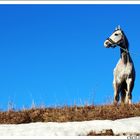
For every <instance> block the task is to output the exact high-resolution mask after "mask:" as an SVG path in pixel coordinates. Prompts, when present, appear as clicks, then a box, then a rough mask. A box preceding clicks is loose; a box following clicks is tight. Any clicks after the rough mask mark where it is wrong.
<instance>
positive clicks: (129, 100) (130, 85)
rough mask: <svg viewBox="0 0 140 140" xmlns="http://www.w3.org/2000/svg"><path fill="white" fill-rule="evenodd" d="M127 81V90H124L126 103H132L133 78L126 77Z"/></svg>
mask: <svg viewBox="0 0 140 140" xmlns="http://www.w3.org/2000/svg"><path fill="white" fill-rule="evenodd" d="M126 83H127V92H126V100H125V103H126V104H132V90H133V86H134V80H133V79H132V78H128V79H127V80H126Z"/></svg>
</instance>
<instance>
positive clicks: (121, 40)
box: [104, 26, 135, 104]
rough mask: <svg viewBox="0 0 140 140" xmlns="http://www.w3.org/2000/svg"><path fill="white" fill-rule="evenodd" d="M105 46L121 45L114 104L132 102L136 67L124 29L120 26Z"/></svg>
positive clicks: (116, 69) (114, 81)
mask: <svg viewBox="0 0 140 140" xmlns="http://www.w3.org/2000/svg"><path fill="white" fill-rule="evenodd" d="M104 46H105V48H115V47H116V46H118V47H120V59H119V61H118V63H117V65H116V67H115V68H114V73H113V74H114V79H113V87H114V104H118V102H119V98H120V94H121V104H132V90H133V87H134V82H135V68H134V63H133V61H132V58H131V56H130V52H129V42H128V39H127V37H126V35H125V34H124V32H123V30H122V29H121V28H120V26H118V27H117V28H116V29H115V31H114V32H113V33H112V35H111V36H110V37H108V38H107V39H106V40H105V42H104Z"/></svg>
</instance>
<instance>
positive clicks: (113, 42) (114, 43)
mask: <svg viewBox="0 0 140 140" xmlns="http://www.w3.org/2000/svg"><path fill="white" fill-rule="evenodd" d="M106 40H108V41H110V42H111V43H112V44H113V45H118V46H119V47H120V48H121V49H122V50H123V51H125V52H126V53H129V51H128V50H127V49H124V48H122V47H121V46H120V45H119V44H118V43H119V41H121V40H122V39H121V40H119V41H118V42H115V41H113V40H112V39H111V38H110V37H108V38H107V39H106Z"/></svg>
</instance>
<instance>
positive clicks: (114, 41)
mask: <svg viewBox="0 0 140 140" xmlns="http://www.w3.org/2000/svg"><path fill="white" fill-rule="evenodd" d="M123 41H124V35H123V31H122V30H121V28H120V26H118V27H117V28H116V29H115V31H114V32H113V33H112V35H111V36H110V37H108V38H107V39H106V40H105V42H104V46H105V47H106V48H110V47H112V48H115V47H116V46H117V45H120V44H121V43H122V42H123Z"/></svg>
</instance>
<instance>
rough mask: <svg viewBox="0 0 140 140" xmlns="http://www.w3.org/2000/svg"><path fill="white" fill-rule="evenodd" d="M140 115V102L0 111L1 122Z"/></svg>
mask: <svg viewBox="0 0 140 140" xmlns="http://www.w3.org/2000/svg"><path fill="white" fill-rule="evenodd" d="M135 116H140V103H137V104H133V105H118V106H114V105H103V106H84V107H78V106H73V107H67V106H65V107H56V108H32V109H24V110H20V111H14V110H10V111H7V112H0V124H21V123H30V122H67V121H71V122H72V121H88V120H104V119H110V120H115V119H121V118H128V117H135Z"/></svg>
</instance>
